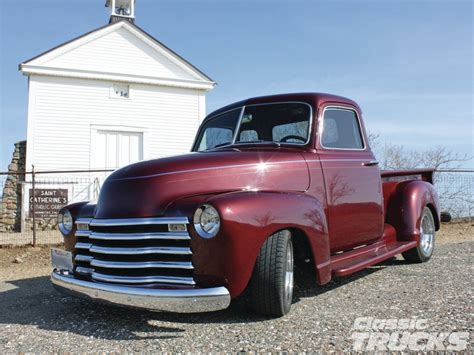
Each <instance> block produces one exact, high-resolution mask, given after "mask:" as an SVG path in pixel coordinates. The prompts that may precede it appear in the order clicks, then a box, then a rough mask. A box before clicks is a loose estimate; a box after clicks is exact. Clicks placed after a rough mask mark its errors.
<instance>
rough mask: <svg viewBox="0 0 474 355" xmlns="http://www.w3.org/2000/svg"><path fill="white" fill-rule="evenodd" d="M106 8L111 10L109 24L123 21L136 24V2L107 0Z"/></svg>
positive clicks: (132, 0)
mask: <svg viewBox="0 0 474 355" xmlns="http://www.w3.org/2000/svg"><path fill="white" fill-rule="evenodd" d="M105 7H107V8H108V9H109V13H110V20H109V23H113V22H117V21H122V20H127V21H130V22H131V23H134V22H135V0H107V2H106V3H105Z"/></svg>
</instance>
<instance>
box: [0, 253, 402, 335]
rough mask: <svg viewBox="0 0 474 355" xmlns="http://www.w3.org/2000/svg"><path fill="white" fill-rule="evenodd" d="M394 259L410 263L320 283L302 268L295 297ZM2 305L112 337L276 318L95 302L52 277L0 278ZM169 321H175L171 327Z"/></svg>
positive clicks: (234, 307) (59, 327)
mask: <svg viewBox="0 0 474 355" xmlns="http://www.w3.org/2000/svg"><path fill="white" fill-rule="evenodd" d="M390 263H393V264H392V265H397V264H403V263H404V262H403V261H400V262H396V261H392V260H389V261H388V262H386V263H383V264H380V265H379V266H376V267H373V268H369V269H366V270H363V271H361V272H358V273H356V274H354V275H351V276H348V277H344V278H338V279H335V280H333V281H331V282H330V283H328V284H326V285H323V286H318V285H316V283H315V281H314V277H313V276H310V275H308V274H307V273H304V272H297V273H296V275H295V277H296V281H297V286H296V287H295V292H294V298H293V302H294V304H296V303H298V302H299V301H300V300H301V299H302V298H307V297H316V296H318V295H321V294H323V293H325V292H328V291H332V290H335V289H337V288H339V287H341V286H344V285H346V284H348V283H350V282H353V281H355V280H357V279H361V278H364V277H366V276H368V275H370V274H372V273H374V272H377V271H379V270H381V269H382V268H384V267H385V264H390ZM0 304H1V305H2V308H3V310H2V311H1V312H0V325H8V324H19V325H32V326H35V327H38V328H39V329H44V330H54V331H61V332H66V333H73V334H77V335H82V336H86V337H93V338H97V339H108V340H139V339H142V340H143V339H158V340H159V339H162V340H164V339H173V338H179V337H182V336H185V332H186V329H185V328H186V327H187V326H188V325H193V324H204V323H223V324H232V323H252V322H261V321H271V320H272V318H270V317H264V316H259V315H256V314H255V313H254V312H253V311H252V310H250V309H249V308H248V307H247V305H246V304H245V299H239V300H236V301H234V302H232V304H231V306H230V307H229V308H228V309H226V310H223V311H220V312H212V313H196V314H177V313H157V312H150V311H142V310H135V309H127V308H119V307H113V306H106V305H100V304H96V303H92V302H91V303H89V302H87V301H82V300H79V299H76V298H73V297H70V296H65V295H62V294H60V293H58V292H56V291H55V290H54V288H53V287H52V285H51V283H50V280H49V277H47V276H43V277H35V278H30V279H22V280H15V281H0ZM289 316H291V314H290V315H289ZM166 323H171V324H172V325H170V326H167V325H166ZM176 324H178V325H179V324H181V325H182V327H177V326H176Z"/></svg>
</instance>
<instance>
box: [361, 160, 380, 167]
mask: <svg viewBox="0 0 474 355" xmlns="http://www.w3.org/2000/svg"><path fill="white" fill-rule="evenodd" d="M362 165H363V166H375V165H379V162H378V161H377V160H370V161H366V162H364V163H362Z"/></svg>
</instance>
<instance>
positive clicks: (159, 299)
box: [51, 271, 230, 313]
mask: <svg viewBox="0 0 474 355" xmlns="http://www.w3.org/2000/svg"><path fill="white" fill-rule="evenodd" d="M51 281H52V283H53V285H54V287H55V288H56V289H57V290H59V291H60V292H63V293H66V294H70V295H73V296H77V297H80V298H85V299H89V300H93V301H99V302H105V303H109V304H114V305H120V306H127V307H134V308H142V309H148V310H153V311H165V312H177V313H199V312H212V311H219V310H222V309H225V308H227V307H229V304H230V294H229V291H228V290H227V289H226V288H225V287H214V288H201V289H199V288H196V289H181V290H170V289H150V288H139V287H128V286H122V285H113V284H105V283H97V282H90V281H84V280H79V279H75V278H74V277H72V276H70V275H66V274H61V273H60V272H58V271H53V273H52V274H51Z"/></svg>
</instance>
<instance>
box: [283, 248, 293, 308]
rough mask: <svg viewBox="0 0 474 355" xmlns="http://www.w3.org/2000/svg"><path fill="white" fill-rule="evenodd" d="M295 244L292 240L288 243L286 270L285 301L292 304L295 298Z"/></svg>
mask: <svg viewBox="0 0 474 355" xmlns="http://www.w3.org/2000/svg"><path fill="white" fill-rule="evenodd" d="M293 266H294V261H293V244H292V243H291V241H290V242H289V243H288V248H287V250H286V271H285V301H286V303H287V304H291V302H292V300H293V284H294V276H293Z"/></svg>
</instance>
